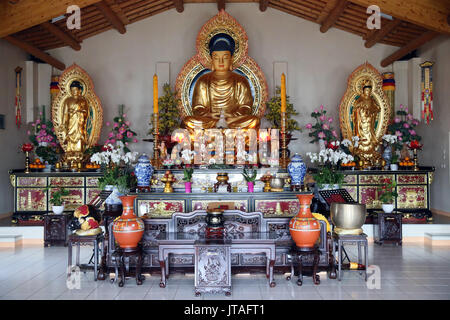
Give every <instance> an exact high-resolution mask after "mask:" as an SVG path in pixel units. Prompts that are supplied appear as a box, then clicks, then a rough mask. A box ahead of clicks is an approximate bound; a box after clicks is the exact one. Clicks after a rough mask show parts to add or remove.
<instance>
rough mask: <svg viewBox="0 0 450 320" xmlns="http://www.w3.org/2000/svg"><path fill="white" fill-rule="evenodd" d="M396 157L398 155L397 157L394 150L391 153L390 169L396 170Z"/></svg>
mask: <svg viewBox="0 0 450 320" xmlns="http://www.w3.org/2000/svg"><path fill="white" fill-rule="evenodd" d="M398 159H399V157H398V154H397V152H394V153H393V154H392V159H391V164H390V168H391V170H392V171H396V170H398Z"/></svg>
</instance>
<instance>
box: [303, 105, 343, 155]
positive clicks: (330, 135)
mask: <svg viewBox="0 0 450 320" xmlns="http://www.w3.org/2000/svg"><path fill="white" fill-rule="evenodd" d="M326 113H327V110H325V109H324V108H323V106H320V110H314V112H312V113H311V117H312V118H313V119H315V120H316V123H315V124H312V123H308V124H307V125H306V128H307V129H309V130H310V133H308V135H309V136H310V137H311V138H313V139H312V140H311V141H310V143H314V142H317V141H319V140H320V139H322V140H324V141H325V142H326V145H328V143H330V142H332V141H336V140H337V139H338V136H337V132H336V130H334V129H333V127H332V125H331V123H332V122H333V121H334V120H333V118H332V117H327V116H326ZM344 151H346V150H344ZM349 154H350V152H349Z"/></svg>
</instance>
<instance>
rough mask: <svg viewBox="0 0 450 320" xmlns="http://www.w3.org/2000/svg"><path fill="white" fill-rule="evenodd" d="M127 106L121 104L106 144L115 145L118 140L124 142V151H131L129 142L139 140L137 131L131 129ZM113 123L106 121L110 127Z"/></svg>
mask: <svg viewBox="0 0 450 320" xmlns="http://www.w3.org/2000/svg"><path fill="white" fill-rule="evenodd" d="M124 108H125V106H124V105H123V104H121V105H119V115H118V116H117V117H115V118H114V119H113V120H114V124H113V125H112V128H111V131H110V132H109V133H108V140H106V142H105V145H107V144H112V145H114V144H115V143H116V142H117V141H121V142H122V143H123V150H124V152H130V149H129V148H128V147H129V144H130V143H131V142H134V143H136V142H138V140H137V139H136V138H135V137H136V136H137V133H136V132H134V131H133V130H131V128H130V125H131V124H130V121H129V120H127V115H126V113H124ZM110 125H111V123H110V122H109V121H108V122H106V126H107V127H109V126H110Z"/></svg>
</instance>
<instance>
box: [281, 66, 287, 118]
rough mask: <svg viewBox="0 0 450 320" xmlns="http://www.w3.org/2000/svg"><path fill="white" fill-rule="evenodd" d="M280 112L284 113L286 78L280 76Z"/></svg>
mask: <svg viewBox="0 0 450 320" xmlns="http://www.w3.org/2000/svg"><path fill="white" fill-rule="evenodd" d="M281 112H286V76H285V75H284V73H283V74H282V75H281Z"/></svg>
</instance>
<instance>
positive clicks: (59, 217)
mask: <svg viewBox="0 0 450 320" xmlns="http://www.w3.org/2000/svg"><path fill="white" fill-rule="evenodd" d="M71 218H72V215H71V214H45V215H44V246H45V247H48V246H56V245H63V246H67V240H68V234H69V232H68V229H69V221H70V219H71Z"/></svg>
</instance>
